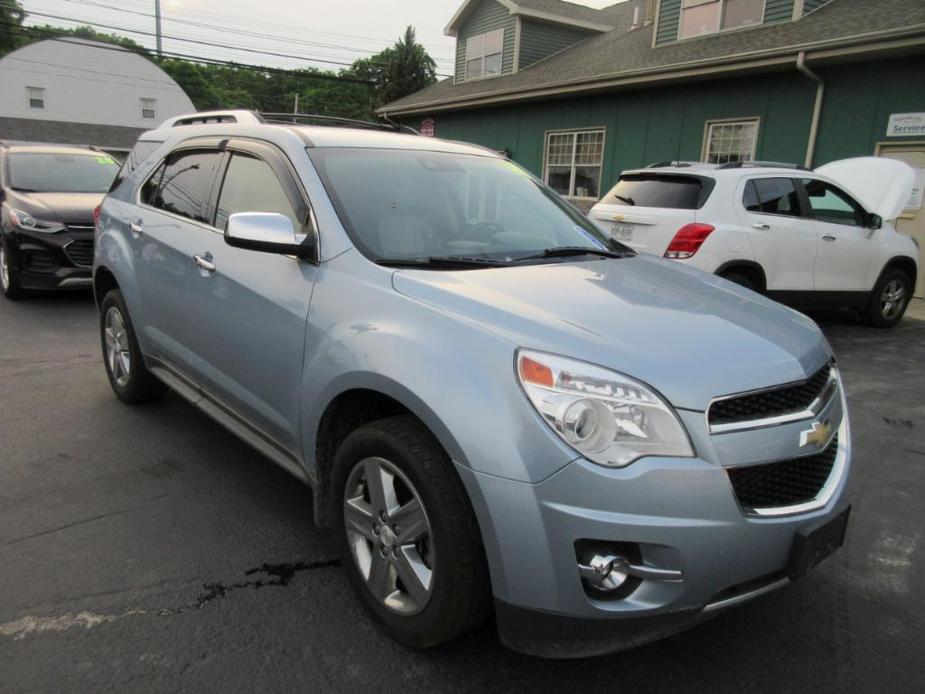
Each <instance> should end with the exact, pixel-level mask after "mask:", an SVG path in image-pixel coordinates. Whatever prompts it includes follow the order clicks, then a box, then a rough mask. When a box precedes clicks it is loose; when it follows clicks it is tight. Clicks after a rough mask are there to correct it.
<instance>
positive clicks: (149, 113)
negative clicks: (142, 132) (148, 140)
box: [141, 98, 157, 120]
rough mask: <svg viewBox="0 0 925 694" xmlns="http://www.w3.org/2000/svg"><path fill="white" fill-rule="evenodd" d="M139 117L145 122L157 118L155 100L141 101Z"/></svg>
mask: <svg viewBox="0 0 925 694" xmlns="http://www.w3.org/2000/svg"><path fill="white" fill-rule="evenodd" d="M141 117H142V118H144V119H145V120H154V119H155V118H157V99H145V98H142V99H141Z"/></svg>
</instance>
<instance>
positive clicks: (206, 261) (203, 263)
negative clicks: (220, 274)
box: [193, 253, 215, 272]
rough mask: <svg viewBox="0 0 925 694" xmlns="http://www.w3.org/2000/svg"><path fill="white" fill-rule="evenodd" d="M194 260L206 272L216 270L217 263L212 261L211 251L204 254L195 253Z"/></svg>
mask: <svg viewBox="0 0 925 694" xmlns="http://www.w3.org/2000/svg"><path fill="white" fill-rule="evenodd" d="M193 261H194V262H195V263H196V266H197V267H198V268H199V269H200V270H204V271H205V272H215V263H213V262H212V254H211V253H206V254H205V255H204V256H202V255H194V256H193Z"/></svg>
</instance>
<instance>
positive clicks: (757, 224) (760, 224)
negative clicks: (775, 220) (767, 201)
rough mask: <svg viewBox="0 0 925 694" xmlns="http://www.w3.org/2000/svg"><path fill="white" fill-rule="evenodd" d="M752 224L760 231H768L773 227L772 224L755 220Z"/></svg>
mask: <svg viewBox="0 0 925 694" xmlns="http://www.w3.org/2000/svg"><path fill="white" fill-rule="evenodd" d="M752 226H753V227H754V228H755V229H757V230H758V231H768V230H769V229H770V228H771V225H770V224H765V223H764V222H755V223H754V224H752Z"/></svg>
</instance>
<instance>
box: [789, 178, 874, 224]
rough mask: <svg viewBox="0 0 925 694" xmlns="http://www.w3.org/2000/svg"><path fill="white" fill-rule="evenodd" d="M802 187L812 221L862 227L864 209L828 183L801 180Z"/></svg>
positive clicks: (807, 179) (808, 179)
mask: <svg viewBox="0 0 925 694" xmlns="http://www.w3.org/2000/svg"><path fill="white" fill-rule="evenodd" d="M803 185H804V186H805V187H806V195H807V196H808V198H809V207H810V209H811V210H812V216H813V218H814V219H818V220H819V221H820V222H831V223H833V224H848V225H850V226H864V221H865V217H866V214H865V212H864V208H862V207H861V206H860V205H859V204H858V203H857V202H855V201H854V198H852V197H851V196H850V195H848V194H847V193H846V192H844V191H843V190H841V189H839V188H836V187H835V186H833V185H832V184H830V183H826V182H825V181H817V180H815V179H811V178H806V179H803Z"/></svg>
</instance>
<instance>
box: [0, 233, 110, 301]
mask: <svg viewBox="0 0 925 694" xmlns="http://www.w3.org/2000/svg"><path fill="white" fill-rule="evenodd" d="M93 238H94V233H93V231H92V228H91V229H87V230H72V229H67V230H64V231H59V232H56V233H53V234H43V233H41V232H32V231H25V230H20V229H17V230H14V231H5V232H4V240H5V241H6V244H7V248H8V250H9V253H10V256H11V260H12V264H13V270H14V271H15V272H16V274H17V275H18V277H19V281H20V284H21V285H22V287H23V289H30V290H43V291H48V290H69V289H88V288H90V287H92V286H93Z"/></svg>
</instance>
